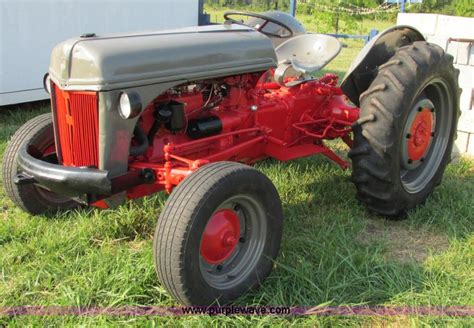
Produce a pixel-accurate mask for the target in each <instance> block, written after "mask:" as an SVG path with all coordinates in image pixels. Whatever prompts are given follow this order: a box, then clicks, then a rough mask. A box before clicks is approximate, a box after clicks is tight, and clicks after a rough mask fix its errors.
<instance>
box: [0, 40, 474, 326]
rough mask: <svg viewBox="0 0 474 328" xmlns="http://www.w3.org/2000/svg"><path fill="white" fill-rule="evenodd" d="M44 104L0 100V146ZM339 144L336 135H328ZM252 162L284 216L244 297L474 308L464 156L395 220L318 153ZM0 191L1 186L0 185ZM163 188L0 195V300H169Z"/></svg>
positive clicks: (123, 321) (470, 173)
mask: <svg viewBox="0 0 474 328" xmlns="http://www.w3.org/2000/svg"><path fill="white" fill-rule="evenodd" d="M348 45H349V47H347V48H344V49H343V51H342V53H341V55H340V57H339V58H338V59H336V61H335V62H333V63H331V65H330V66H329V67H328V68H327V70H328V71H332V70H336V71H337V72H338V73H339V74H340V75H342V74H343V72H344V71H345V70H346V69H347V67H348V65H349V63H350V61H351V59H352V58H353V56H354V55H355V54H356V53H357V51H358V49H360V47H361V45H360V43H357V41H352V42H351V43H348ZM48 110H49V108H48V106H47V105H42V106H39V107H38V106H36V108H29V107H28V106H20V107H19V108H15V107H10V108H1V110H0V152H1V153H3V151H4V149H5V147H6V144H7V142H8V139H9V138H10V136H11V135H12V134H13V133H14V131H15V130H16V129H17V128H18V127H19V126H20V125H21V124H23V123H24V122H25V121H27V120H28V119H29V118H31V117H33V116H35V115H38V114H40V113H42V112H45V111H48ZM335 147H336V148H338V149H339V151H340V152H341V153H343V152H345V150H343V149H342V146H341V145H340V144H335ZM257 168H258V169H259V170H261V171H262V172H264V173H265V174H267V175H268V176H269V177H270V178H271V179H272V181H273V182H274V183H275V185H276V187H277V188H278V191H279V193H280V196H281V199H282V201H283V208H284V213H285V224H284V232H283V242H282V247H281V251H280V255H279V257H278V259H277V262H276V264H275V268H274V270H273V272H272V274H271V276H270V277H269V278H268V279H267V280H266V281H265V283H264V284H263V286H262V287H261V288H260V289H259V290H257V291H253V292H250V293H248V294H246V295H245V296H244V297H242V298H241V299H240V300H239V301H238V302H237V303H238V304H244V305H291V306H316V305H322V304H324V305H334V306H335V305H359V304H369V305H410V306H417V305H474V277H473V274H472V272H473V269H474V266H473V264H474V263H473V259H474V234H473V231H474V229H473V228H474V226H473V217H474V201H473V195H474V162H472V161H469V160H467V159H462V160H460V161H458V162H456V163H454V164H451V165H450V166H449V167H448V169H447V172H446V175H445V178H444V181H443V183H442V185H441V186H440V187H438V188H437V189H436V191H435V192H434V194H433V195H432V196H431V197H430V198H429V199H428V201H427V203H426V205H425V206H423V207H421V208H419V209H417V210H415V211H413V212H411V213H410V215H409V217H408V219H407V220H405V221H398V222H392V221H386V220H384V219H382V218H380V217H376V216H374V215H371V214H369V213H368V212H367V211H366V210H365V209H364V207H363V206H362V205H361V204H359V203H358V202H357V201H356V200H355V198H354V195H355V188H354V186H353V185H352V184H351V183H350V182H349V180H348V177H349V174H350V173H349V172H348V171H346V172H344V171H341V170H340V169H339V168H338V167H336V166H335V165H334V164H333V163H331V162H329V161H328V160H326V159H324V158H322V157H320V156H314V157H311V158H305V159H300V160H297V161H294V162H290V163H278V162H276V161H271V160H268V161H264V162H262V163H259V164H258V165H257ZM2 189H3V188H2ZM165 200H166V196H165V195H163V194H157V195H155V196H152V197H147V198H145V199H143V200H140V201H135V202H128V203H126V204H125V205H123V206H121V207H119V208H117V209H115V210H107V211H103V210H98V209H80V210H74V211H70V212H67V213H64V214H61V215H57V216H54V217H44V216H38V217H32V216H29V215H27V214H25V213H23V212H22V211H21V210H20V209H18V208H17V207H15V206H14V205H13V204H12V202H11V201H10V200H9V199H8V198H7V197H6V196H5V194H4V192H3V191H1V192H0V202H1V205H0V220H1V223H0V254H1V259H0V306H20V305H68V306H92V305H93V306H125V305H156V306H158V305H178V304H176V303H175V301H174V300H173V299H172V298H171V297H170V296H169V295H168V294H167V293H166V291H165V290H164V289H163V287H162V286H161V285H159V284H158V283H157V280H156V277H155V272H154V269H153V257H152V249H151V244H152V234H153V232H154V228H155V224H156V220H157V218H158V215H159V213H160V211H161V210H162V208H163V205H164V202H165ZM112 324H113V325H124V326H125V325H129V324H132V325H135V326H143V325H147V326H155V325H161V324H167V325H173V326H174V325H180V326H195V325H196V326H203V327H204V326H216V327H217V326H219V327H220V326H223V325H225V326H231V325H244V326H268V325H270V324H272V325H278V326H287V325H293V326H328V327H332V326H341V327H342V326H347V325H356V326H367V325H372V326H387V325H388V326H391V325H393V326H397V327H405V326H418V325H427V326H431V325H447V326H465V327H468V326H472V325H473V324H474V320H472V319H471V318H464V319H463V318H447V317H444V318H439V317H415V316H413V317H389V318H386V317H315V316H314V317H297V318H284V317H271V316H267V317H242V316H238V317H234V318H230V317H207V316H189V317H181V318H174V317H154V318H147V317H141V318H137V317H107V316H99V317H73V316H68V317H16V318H1V317H0V326H3V325H11V326H17V327H23V326H39V325H41V326H44V325H55V326H56V325H66V326H73V325H83V326H109V325H112Z"/></svg>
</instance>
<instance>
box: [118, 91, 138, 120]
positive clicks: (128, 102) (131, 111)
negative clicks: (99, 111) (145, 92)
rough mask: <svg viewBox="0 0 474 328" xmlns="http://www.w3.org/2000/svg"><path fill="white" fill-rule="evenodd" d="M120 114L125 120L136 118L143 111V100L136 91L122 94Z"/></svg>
mask: <svg viewBox="0 0 474 328" xmlns="http://www.w3.org/2000/svg"><path fill="white" fill-rule="evenodd" d="M118 111H119V114H120V116H121V117H122V118H124V119H129V118H134V117H136V116H137V115H138V114H140V112H141V111H142V100H141V99H140V95H139V94H138V93H136V92H135V91H130V92H122V93H121V94H120V104H119V109H118Z"/></svg>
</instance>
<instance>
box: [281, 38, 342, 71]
mask: <svg viewBox="0 0 474 328" xmlns="http://www.w3.org/2000/svg"><path fill="white" fill-rule="evenodd" d="M340 51H341V43H340V42H339V41H338V40H337V39H336V38H334V37H332V36H329V35H325V34H303V35H299V36H296V37H294V38H291V39H290V40H288V41H285V42H283V43H282V44H280V45H279V46H278V47H277V48H276V49H275V52H276V55H277V59H278V64H287V63H290V64H291V65H292V66H293V68H294V69H295V70H296V71H299V72H301V73H304V74H306V73H312V72H316V71H319V70H320V69H321V68H323V67H324V66H326V65H327V64H328V63H329V62H330V61H331V60H332V59H333V58H334V57H336V56H337V55H338V54H339V52H340Z"/></svg>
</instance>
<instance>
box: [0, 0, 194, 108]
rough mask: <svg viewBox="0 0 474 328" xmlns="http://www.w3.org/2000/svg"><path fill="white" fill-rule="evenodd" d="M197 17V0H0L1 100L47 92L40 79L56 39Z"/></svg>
mask: <svg viewBox="0 0 474 328" xmlns="http://www.w3.org/2000/svg"><path fill="white" fill-rule="evenodd" d="M197 23H198V0H135V1H133V0H94V1H93V0H0V105H7V104H13V103H20V102H25V101H32V100H39V99H45V98H47V97H48V95H47V94H46V93H45V92H44V91H41V90H42V89H43V86H42V79H43V75H44V74H45V73H46V71H47V70H48V65H49V57H50V53H51V49H52V48H53V47H54V45H56V44H57V43H59V42H60V41H63V40H65V39H68V38H70V37H73V36H78V35H81V34H83V33H88V32H94V33H96V34H103V33H113V32H131V31H145V30H162V29H168V28H179V27H185V26H195V25H197Z"/></svg>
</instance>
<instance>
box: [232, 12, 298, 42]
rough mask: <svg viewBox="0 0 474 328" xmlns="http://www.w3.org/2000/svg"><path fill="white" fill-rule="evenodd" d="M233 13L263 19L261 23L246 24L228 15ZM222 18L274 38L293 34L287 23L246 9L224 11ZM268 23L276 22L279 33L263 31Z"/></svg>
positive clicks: (233, 14) (287, 36)
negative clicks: (279, 29)
mask: <svg viewBox="0 0 474 328" xmlns="http://www.w3.org/2000/svg"><path fill="white" fill-rule="evenodd" d="M235 15H238V16H248V17H252V18H259V19H261V20H263V23H261V24H255V25H251V24H246V23H244V22H243V21H241V20H236V19H234V18H232V17H230V16H235ZM224 19H225V20H226V21H230V22H231V23H234V24H238V25H244V26H248V27H251V28H254V29H256V30H257V31H259V32H260V33H263V34H266V35H269V36H272V37H275V38H289V37H292V36H293V31H292V30H291V28H290V27H288V25H286V24H285V23H283V22H280V21H279V20H277V19H275V18H273V17H269V16H266V15H262V14H257V13H252V12H247V11H226V12H225V13H224ZM269 23H273V24H276V25H277V26H278V27H279V28H281V33H280V34H276V33H272V32H269V31H264V30H263V29H264V28H265V27H266V26H268V24H269Z"/></svg>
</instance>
